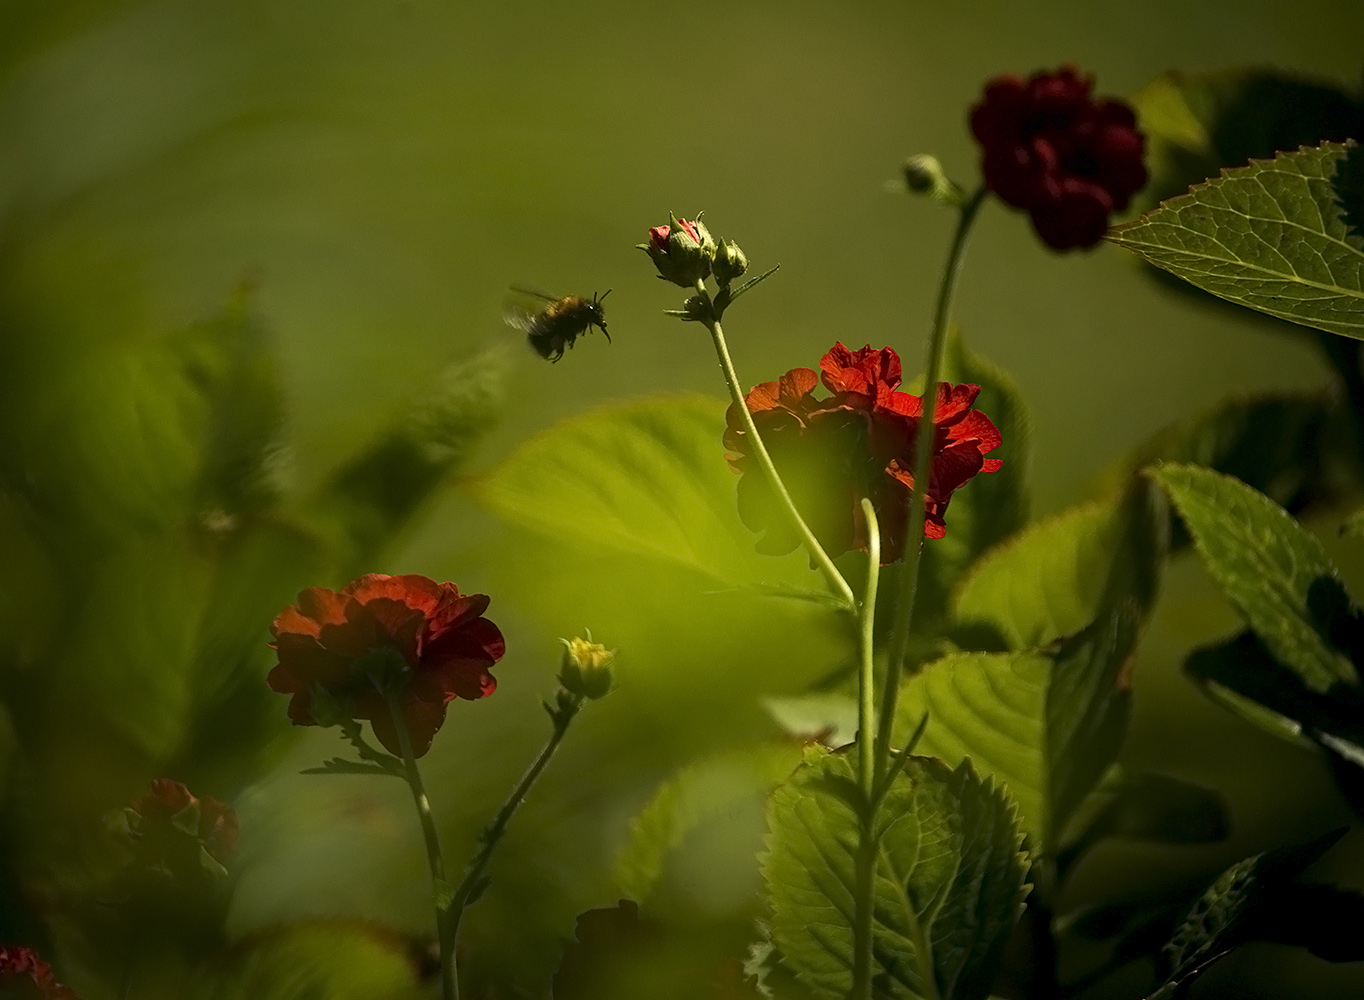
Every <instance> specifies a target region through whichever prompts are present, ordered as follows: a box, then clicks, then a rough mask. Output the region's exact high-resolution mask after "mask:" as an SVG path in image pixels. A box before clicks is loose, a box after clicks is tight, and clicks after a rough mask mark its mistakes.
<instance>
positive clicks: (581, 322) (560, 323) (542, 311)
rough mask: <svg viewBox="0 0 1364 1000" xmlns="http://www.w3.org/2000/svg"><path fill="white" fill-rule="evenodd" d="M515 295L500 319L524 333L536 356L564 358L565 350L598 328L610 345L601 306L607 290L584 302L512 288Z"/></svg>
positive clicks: (503, 310)
mask: <svg viewBox="0 0 1364 1000" xmlns="http://www.w3.org/2000/svg"><path fill="white" fill-rule="evenodd" d="M512 291H513V292H515V293H516V294H515V295H514V296H512V297H509V298H508V299H507V301H506V303H505V305H504V306H503V309H502V318H503V319H504V320H505V321H506V323H507V325H508V326H512V327H515V328H516V329H518V330H525V331H526V340H528V341H529V342H530V346H531V347H532V348H533V349H534V351H535V353H536V354H538V355H540V357H542V358H544V359H545V360H547V361H558V360H559V359H560V358H562V357H563V356H564V348H566V347H572V346H573V342H574V341H575V340H577V339H578V338H579V337H580V336H582V335H583V334H584V333H587V331H588V330H589V329H591V328H592V327H594V326H595V327H597V328H598V329H600V330H601V332H602V333H604V334H606V340H607V342H608V343H609V342H610V341H611V335H610V334H609V333H606V314H605V313H604V312H602V307H601V304H602V302H604V301H605V300H606V296H608V295H610V294H611V289H609V288H608V289H607V290H606V291H604V292H603V293H602V294H601V295H600V296H598V295H596V294H595V293H594V294H593V296H592V298H590V299H585V298H583V297H582V296H580V295H565V296H564V297H563V298H556V297H554V296H553V295H546V294H545V293H544V292H537V291H535V290H534V289H530V288H521V287H519V286H517V285H513V286H512Z"/></svg>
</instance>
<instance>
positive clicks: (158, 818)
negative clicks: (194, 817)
mask: <svg viewBox="0 0 1364 1000" xmlns="http://www.w3.org/2000/svg"><path fill="white" fill-rule="evenodd" d="M196 804H197V805H198V807H199V808H198V822H197V824H196V831H197V834H198V840H199V842H200V843H201V844H202V845H203V847H204V849H205V850H206V851H208V853H209V854H211V855H213V857H214V859H215V860H217V861H219V862H223V861H227V860H229V859H230V858H231V857H232V856H233V855H234V854H236V853H237V833H238V827H237V814H236V812H235V811H234V810H233V809H232V807H231V806H229V805H228V804H227V803H225V802H219V801H218V800H217V799H215V798H213V797H212V796H209V795H205V796H204V797H203V798H196V797H195V796H194V795H192V794H190V790H189V789H188V788H186V787H185V786H184V785H182V784H180V782H178V781H172V780H171V779H170V778H155V779H153V780H152V783H151V784H150V785H148V786H147V791H146V792H145V793H143V795H142V796H141V797H139V798H137V799H135V800H134V801H133V803H132V805H131V809H132V810H133V812H134V813H136V814H137V817H138V819H137V826H138V828H139V829H138V830H137V831H136V832H137V833H138V834H139V835H140V836H147V835H149V834H151V835H155V834H156V833H157V832H160V831H158V829H157V828H169V827H170V826H171V825H172V824H173V822H174V821H175V819H176V818H177V817H179V816H181V815H182V814H184V813H185V810H187V809H189V808H190V807H191V806H194V805H196Z"/></svg>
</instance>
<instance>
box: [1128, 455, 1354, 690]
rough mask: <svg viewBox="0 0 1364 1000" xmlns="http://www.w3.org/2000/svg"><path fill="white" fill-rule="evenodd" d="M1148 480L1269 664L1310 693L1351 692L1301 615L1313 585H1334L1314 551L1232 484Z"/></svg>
mask: <svg viewBox="0 0 1364 1000" xmlns="http://www.w3.org/2000/svg"><path fill="white" fill-rule="evenodd" d="M1151 477H1152V478H1153V479H1154V480H1155V481H1156V482H1158V483H1160V484H1161V485H1162V486H1163V487H1164V488H1165V489H1166V490H1167V491H1169V494H1170V497H1171V500H1172V501H1173V502H1174V505H1175V509H1176V510H1178V511H1179V515H1180V517H1181V518H1182V519H1183V521H1184V524H1185V526H1186V527H1187V528H1188V529H1189V532H1190V534H1192V535H1193V538H1194V544H1195V545H1196V546H1197V548H1198V552H1199V555H1200V556H1202V558H1203V563H1204V565H1205V566H1206V567H1207V568H1208V572H1209V573H1211V574H1212V577H1213V579H1215V580H1216V581H1217V583H1218V585H1219V586H1220V587H1221V588H1222V592H1223V593H1224V594H1225V595H1226V596H1227V599H1228V600H1229V601H1231V603H1232V604H1233V605H1234V606H1235V607H1236V609H1237V610H1238V611H1239V612H1240V613H1241V615H1242V617H1244V618H1245V620H1246V622H1247V623H1248V624H1249V625H1250V627H1251V628H1252V629H1253V630H1254V631H1255V634H1256V635H1258V636H1259V637H1260V639H1261V640H1262V641H1263V642H1264V644H1265V646H1266V647H1267V648H1268V649H1269V651H1270V652H1271V653H1272V654H1273V656H1274V657H1275V659H1277V660H1279V661H1280V662H1282V663H1283V664H1284V665H1285V666H1288V667H1290V668H1291V669H1292V670H1294V671H1295V672H1296V673H1297V674H1298V675H1299V676H1300V677H1301V678H1302V680H1303V682H1304V683H1305V684H1306V685H1307V686H1308V687H1309V688H1311V689H1312V690H1314V691H1317V692H1323V691H1325V690H1327V689H1328V688H1329V687H1330V686H1331V685H1332V684H1333V683H1335V682H1337V681H1343V682H1345V683H1347V684H1357V683H1358V679H1359V678H1358V674H1356V672H1355V669H1354V667H1353V666H1352V665H1351V664H1350V661H1349V660H1348V659H1347V658H1346V657H1345V656H1343V655H1342V654H1341V652H1340V650H1338V649H1336V648H1334V647H1333V646H1332V645H1331V644H1330V643H1329V642H1328V641H1327V640H1326V638H1324V637H1323V635H1322V634H1321V632H1320V631H1319V630H1318V627H1317V626H1316V624H1314V622H1313V619H1312V613H1311V610H1310V609H1309V592H1310V591H1311V588H1312V586H1313V584H1314V583H1315V582H1316V581H1317V580H1333V579H1335V577H1336V571H1335V567H1334V566H1332V565H1331V561H1330V560H1329V559H1328V558H1327V557H1326V553H1325V551H1324V550H1323V549H1322V547H1321V543H1320V542H1318V541H1317V540H1316V538H1315V537H1313V536H1312V535H1311V534H1309V533H1308V532H1307V531H1306V530H1304V529H1303V528H1302V527H1301V526H1300V525H1299V524H1298V523H1297V522H1296V521H1294V520H1293V518H1291V517H1289V516H1288V514H1287V513H1285V512H1284V510H1283V508H1282V507H1280V506H1279V505H1278V504H1276V503H1274V501H1272V500H1270V499H1269V498H1268V497H1266V496H1265V495H1264V494H1263V493H1260V492H1259V491H1257V490H1254V489H1252V488H1251V487H1249V486H1247V485H1246V484H1245V483H1242V482H1241V481H1240V480H1238V479H1233V478H1232V477H1230V476H1224V475H1222V474H1221V473H1219V472H1214V471H1212V470H1210V469H1203V468H1199V467H1198V466H1193V465H1173V464H1172V465H1164V466H1161V467H1159V468H1157V469H1154V470H1152V472H1151Z"/></svg>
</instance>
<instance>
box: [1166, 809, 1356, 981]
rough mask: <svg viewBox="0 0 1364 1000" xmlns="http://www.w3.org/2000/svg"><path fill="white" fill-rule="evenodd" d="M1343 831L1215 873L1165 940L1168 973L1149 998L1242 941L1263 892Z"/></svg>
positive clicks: (1311, 860)
mask: <svg viewBox="0 0 1364 1000" xmlns="http://www.w3.org/2000/svg"><path fill="white" fill-rule="evenodd" d="M1344 833H1345V831H1344V829H1340V830H1335V831H1333V832H1331V833H1328V834H1325V835H1324V836H1321V837H1318V838H1317V839H1316V840H1313V841H1310V842H1309V843H1306V844H1302V845H1297V846H1293V847H1281V848H1276V849H1275V850H1272V851H1265V852H1264V853H1263V854H1256V855H1254V856H1253V857H1249V858H1246V859H1245V860H1243V861H1238V862H1237V863H1236V864H1234V865H1232V866H1231V867H1230V868H1228V869H1227V870H1226V871H1224V872H1223V873H1222V874H1221V875H1219V876H1218V877H1217V880H1216V881H1215V882H1213V884H1212V885H1211V886H1209V887H1208V890H1207V891H1206V892H1205V893H1203V895H1202V896H1201V897H1200V898H1199V899H1198V900H1197V902H1195V903H1194V905H1193V906H1192V907H1190V909H1189V911H1188V913H1187V914H1186V915H1185V917H1184V920H1183V922H1182V923H1181V924H1180V925H1179V927H1178V929H1177V930H1176V931H1175V933H1174V936H1173V937H1171V938H1170V941H1169V943H1167V944H1166V945H1165V948H1164V949H1163V950H1164V952H1165V956H1166V958H1167V959H1168V963H1169V968H1170V973H1169V975H1168V976H1167V978H1166V981H1165V983H1164V984H1163V985H1162V986H1161V988H1160V989H1159V990H1157V991H1156V992H1155V993H1153V994H1152V995H1151V998H1150V1000H1165V998H1168V997H1174V996H1176V995H1178V991H1179V989H1180V987H1181V986H1182V985H1183V984H1185V983H1187V982H1189V981H1191V980H1193V979H1195V978H1197V977H1198V976H1199V975H1201V974H1202V973H1203V972H1204V971H1205V970H1206V969H1207V968H1208V966H1210V965H1212V963H1214V962H1216V961H1217V960H1218V959H1219V958H1221V957H1223V956H1224V955H1226V954H1227V953H1228V952H1230V951H1231V950H1232V949H1234V948H1236V947H1237V946H1238V945H1239V944H1241V943H1242V942H1243V941H1244V940H1245V939H1246V934H1245V931H1246V929H1247V922H1248V918H1249V917H1250V916H1251V914H1252V913H1253V911H1254V909H1255V907H1256V906H1257V905H1258V904H1260V903H1261V902H1262V900H1263V897H1264V896H1265V894H1266V892H1267V891H1268V890H1272V889H1275V888H1277V887H1278V886H1280V885H1282V884H1283V883H1286V882H1288V881H1289V880H1291V879H1293V878H1295V877H1296V876H1297V875H1298V874H1299V873H1301V872H1303V871H1304V870H1306V869H1307V868H1308V867H1309V866H1310V865H1312V864H1313V863H1314V862H1315V861H1316V860H1317V859H1318V858H1320V857H1321V856H1322V855H1323V854H1325V853H1326V851H1327V850H1328V849H1329V848H1330V847H1331V845H1332V844H1334V843H1335V842H1336V841H1337V840H1339V839H1340V838H1341V836H1343V835H1344Z"/></svg>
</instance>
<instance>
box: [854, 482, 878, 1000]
mask: <svg viewBox="0 0 1364 1000" xmlns="http://www.w3.org/2000/svg"><path fill="white" fill-rule="evenodd" d="M862 516H863V517H864V518H866V521H867V585H866V588H865V589H864V590H863V591H862V607H861V609H860V615H859V619H860V624H861V626H862V627H861V632H860V642H859V646H860V650H859V652H860V654H861V656H860V662H859V668H858V674H857V696H858V697H857V758H858V778H859V784H860V785H861V787H862V799H863V808H862V816H861V823H860V825H859V829H858V842H857V859H856V872H855V880H856V881H855V897H854V900H853V907H854V909H853V988H852V993H851V994H849V996H850V997H851V1000H870V997H871V958H872V911H873V902H874V899H875V890H876V846H877V845H876V826H875V822H874V821H875V815H876V808H875V790H876V757H875V748H876V662H875V652H876V646H875V641H876V638H875V637H876V585H877V583H878V582H879V581H880V577H881V527H880V525H879V524H878V523H877V521H876V507H875V506H874V505H873V504H872V502H871V501H870V500H869V499H867V498H866V497H863V498H862Z"/></svg>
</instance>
